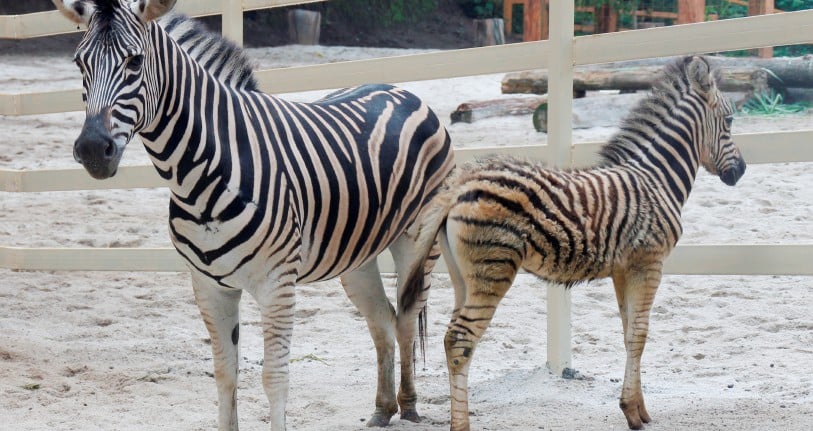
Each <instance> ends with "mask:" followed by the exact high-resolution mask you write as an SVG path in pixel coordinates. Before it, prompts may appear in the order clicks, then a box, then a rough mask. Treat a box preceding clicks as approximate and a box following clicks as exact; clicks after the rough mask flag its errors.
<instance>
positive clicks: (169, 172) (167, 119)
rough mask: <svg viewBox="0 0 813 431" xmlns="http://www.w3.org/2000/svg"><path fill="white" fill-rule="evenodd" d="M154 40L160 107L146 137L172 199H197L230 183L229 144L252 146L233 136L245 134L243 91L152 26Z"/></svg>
mask: <svg viewBox="0 0 813 431" xmlns="http://www.w3.org/2000/svg"><path fill="white" fill-rule="evenodd" d="M151 37H152V39H153V43H154V45H153V46H154V47H155V58H154V59H153V61H155V62H156V64H155V68H154V70H156V71H158V73H157V74H156V75H157V76H156V77H155V79H156V86H157V93H158V94H157V100H158V102H157V105H156V107H155V118H154V119H153V120H152V121H151V123H150V124H149V126H147V127H146V128H145V129H144V130H142V131H141V137H142V140H143V142H144V145H145V147H146V149H147V152H148V154H149V155H150V158H151V159H152V161H153V164H154V165H155V168H156V169H157V171H158V173H159V174H160V175H161V176H162V177H163V178H164V179H166V180H168V181H169V187H170V189H171V190H172V192H173V194H175V195H176V196H177V197H179V198H181V199H184V198H187V197H192V196H198V195H200V194H201V193H203V190H202V188H206V187H208V186H209V185H212V184H214V183H227V182H229V179H230V177H231V174H232V166H231V160H230V159H231V155H230V150H231V149H230V148H229V145H233V144H236V143H237V142H243V143H244V142H247V141H248V138H246V137H244V136H233V135H235V134H237V135H239V134H240V132H239V130H244V129H245V128H238V127H233V126H234V125H235V124H237V122H238V121H240V120H239V119H236V116H238V115H240V114H239V113H240V112H241V109H240V105H241V100H242V92H241V91H240V90H237V89H234V88H231V87H230V86H228V85H227V84H225V83H223V82H221V81H219V80H218V79H216V78H215V77H213V76H212V75H211V73H209V72H208V71H207V70H206V69H205V68H204V67H203V66H202V65H201V64H199V63H198V62H197V61H195V59H194V58H192V56H190V55H189V53H187V52H186V51H185V50H184V49H182V48H181V46H180V45H179V44H178V43H177V42H176V41H175V40H174V39H173V38H172V37H170V36H169V34H168V33H167V32H165V31H164V30H163V29H161V28H160V27H159V26H152V34H151ZM211 191H212V190H208V192H211Z"/></svg>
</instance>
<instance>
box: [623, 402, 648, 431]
mask: <svg viewBox="0 0 813 431" xmlns="http://www.w3.org/2000/svg"><path fill="white" fill-rule="evenodd" d="M621 409H622V410H623V411H624V416H626V417H627V426H629V428H630V429H631V430H641V429H644V424H645V423H649V422H651V421H652V418H651V417H649V413H647V411H646V407H644V403H643V401H642V402H640V403H634V404H622V405H621Z"/></svg>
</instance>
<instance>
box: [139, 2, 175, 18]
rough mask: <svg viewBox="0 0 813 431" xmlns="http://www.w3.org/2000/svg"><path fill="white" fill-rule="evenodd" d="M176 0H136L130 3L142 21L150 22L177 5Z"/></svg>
mask: <svg viewBox="0 0 813 431" xmlns="http://www.w3.org/2000/svg"><path fill="white" fill-rule="evenodd" d="M175 2H176V0H134V1H132V2H131V3H130V10H132V11H133V13H135V14H136V15H138V17H139V18H141V21H142V22H145V23H147V22H150V21H152V20H154V19H156V18H160V17H162V16H164V14H166V13H167V12H169V11H170V10H172V8H173V7H174V6H175Z"/></svg>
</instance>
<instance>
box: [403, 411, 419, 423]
mask: <svg viewBox="0 0 813 431" xmlns="http://www.w3.org/2000/svg"><path fill="white" fill-rule="evenodd" d="M401 420H402V421H410V422H415V423H418V422H420V421H421V417H420V415H418V411H417V410H415V409H409V410H402V411H401Z"/></svg>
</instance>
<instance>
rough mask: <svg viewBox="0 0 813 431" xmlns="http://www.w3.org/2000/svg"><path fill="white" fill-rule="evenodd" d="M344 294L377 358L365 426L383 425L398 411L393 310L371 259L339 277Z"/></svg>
mask: <svg viewBox="0 0 813 431" xmlns="http://www.w3.org/2000/svg"><path fill="white" fill-rule="evenodd" d="M341 279H342V285H343V286H344V290H345V292H347V297H348V298H350V301H351V302H352V303H353V305H355V306H356V308H357V309H358V310H359V312H360V313H361V315H362V316H364V318H365V319H367V328H368V329H369V330H370V335H371V336H372V337H373V343H374V344H375V350H376V356H377V357H378V388H377V389H376V395H375V412H374V413H373V417H372V418H370V420H369V421H368V422H367V426H378V427H383V426H386V425H387V424H389V423H390V418H391V417H392V415H394V414H395V413H396V412H397V411H398V404H397V403H396V400H395V377H394V375H393V374H394V368H395V358H394V355H395V310H394V309H393V307H392V304H390V301H389V300H388V299H387V295H386V294H385V292H384V285H383V283H382V282H381V273H380V272H379V271H378V263H377V262H376V260H375V259H373V260H371V261H370V262H368V263H366V264H364V265H363V266H362V267H360V268H359V269H357V270H355V271H352V272H349V273H347V274H344V275H343V276H342V277H341Z"/></svg>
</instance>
